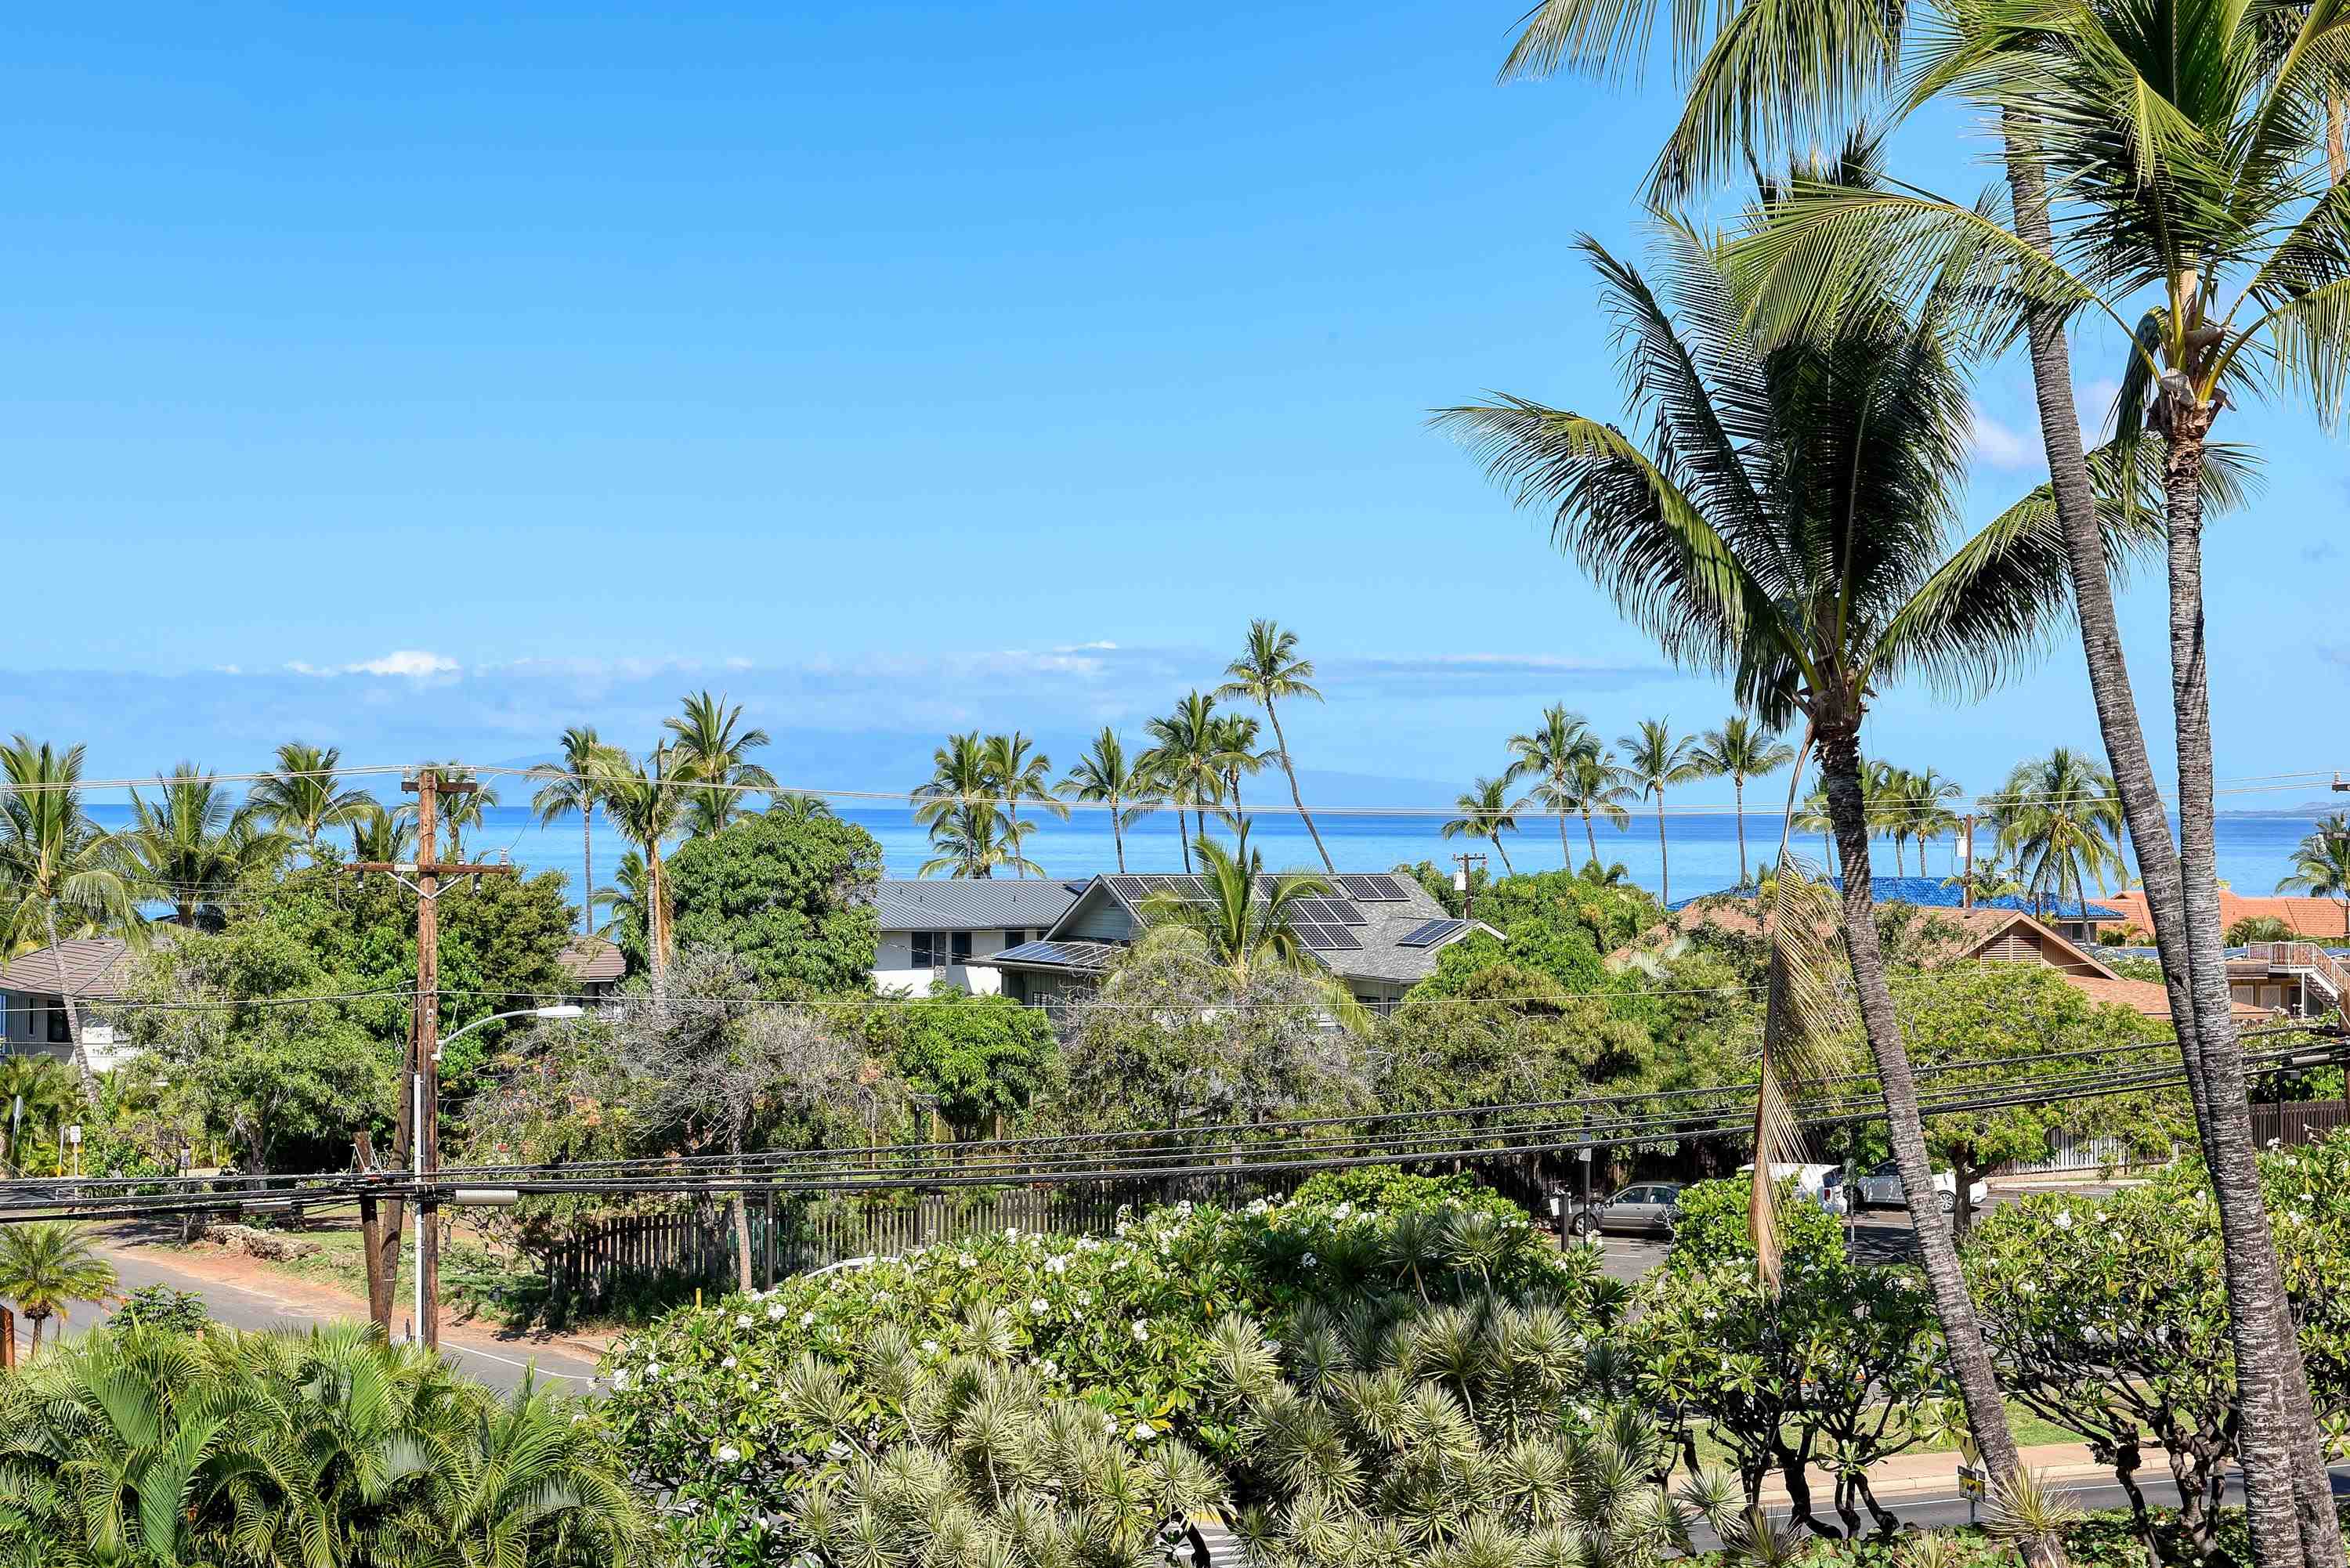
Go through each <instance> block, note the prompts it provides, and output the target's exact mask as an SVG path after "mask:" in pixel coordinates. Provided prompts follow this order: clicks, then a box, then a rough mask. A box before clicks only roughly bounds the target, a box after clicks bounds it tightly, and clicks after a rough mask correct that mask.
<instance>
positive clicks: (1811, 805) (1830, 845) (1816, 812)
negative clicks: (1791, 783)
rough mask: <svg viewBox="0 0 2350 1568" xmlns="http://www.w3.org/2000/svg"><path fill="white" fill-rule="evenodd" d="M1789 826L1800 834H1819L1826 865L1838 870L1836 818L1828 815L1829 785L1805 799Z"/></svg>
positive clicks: (1823, 785) (1790, 820)
mask: <svg viewBox="0 0 2350 1568" xmlns="http://www.w3.org/2000/svg"><path fill="white" fill-rule="evenodd" d="M1788 826H1791V827H1793V828H1794V829H1795V830H1796V831H1797V832H1799V833H1816V834H1818V835H1819V836H1820V852H1821V853H1822V854H1824V855H1825V856H1826V857H1827V859H1826V862H1825V864H1826V865H1827V867H1829V869H1830V870H1835V869H1836V854H1835V817H1833V816H1831V815H1828V788H1827V785H1825V784H1821V785H1819V786H1818V787H1817V788H1815V789H1814V790H1813V791H1812V793H1811V794H1807V795H1805V796H1804V799H1803V804H1802V805H1798V806H1796V807H1795V811H1794V815H1793V816H1792V817H1790V818H1789V819H1788Z"/></svg>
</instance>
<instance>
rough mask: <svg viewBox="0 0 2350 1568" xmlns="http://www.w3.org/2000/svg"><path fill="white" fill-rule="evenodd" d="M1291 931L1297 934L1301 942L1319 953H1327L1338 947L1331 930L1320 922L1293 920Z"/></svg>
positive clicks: (1290, 926)
mask: <svg viewBox="0 0 2350 1568" xmlns="http://www.w3.org/2000/svg"><path fill="white" fill-rule="evenodd" d="M1289 929H1291V930H1293V931H1295V932H1296V933H1297V940H1299V941H1301V942H1304V943H1305V945H1306V946H1307V947H1309V948H1311V949H1313V950H1315V952H1317V953H1326V952H1328V951H1330V950H1333V949H1334V948H1336V946H1337V945H1338V944H1337V942H1336V940H1334V939H1333V938H1332V937H1331V935H1330V928H1329V927H1327V926H1326V925H1324V924H1322V923H1321V922H1320V921H1318V920H1292V921H1291V922H1290V923H1289Z"/></svg>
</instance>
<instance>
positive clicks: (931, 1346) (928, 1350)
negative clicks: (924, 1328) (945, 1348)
mask: <svg viewBox="0 0 2350 1568" xmlns="http://www.w3.org/2000/svg"><path fill="white" fill-rule="evenodd" d="M938 1353H939V1342H938V1341H937V1340H935V1339H926V1340H924V1341H922V1354H923V1355H937V1354H938Z"/></svg>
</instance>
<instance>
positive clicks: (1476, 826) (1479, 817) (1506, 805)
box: [1443, 777, 1518, 877]
mask: <svg viewBox="0 0 2350 1568" xmlns="http://www.w3.org/2000/svg"><path fill="white" fill-rule="evenodd" d="M1452 809H1453V810H1455V811H1457V812H1459V813H1460V814H1461V815H1459V816H1456V817H1454V818H1453V819H1452V820H1451V821H1450V822H1448V823H1446V824H1445V825H1444V827H1443V833H1444V836H1445V837H1447V838H1482V839H1484V840H1486V841H1487V842H1489V843H1491V844H1492V846H1493V853H1495V854H1496V855H1499V856H1500V857H1502V875H1503V876H1504V877H1514V876H1516V875H1517V871H1516V869H1515V868H1514V867H1512V866H1511V864H1510V851H1509V846H1507V845H1504V844H1503V842H1502V835H1503V834H1504V833H1515V832H1516V831H1517V830H1518V818H1517V811H1516V808H1515V807H1513V805H1510V781H1509V780H1508V779H1507V778H1506V777H1503V778H1498V779H1479V780H1478V781H1477V784H1476V787H1475V788H1474V789H1471V790H1470V791H1469V792H1468V793H1466V794H1461V795H1459V796H1456V797H1455V798H1454V800H1453V802H1452Z"/></svg>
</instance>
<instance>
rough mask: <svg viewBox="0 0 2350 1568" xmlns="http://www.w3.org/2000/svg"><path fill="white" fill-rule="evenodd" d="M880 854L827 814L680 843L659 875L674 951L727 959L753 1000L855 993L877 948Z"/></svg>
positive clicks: (739, 825) (752, 820)
mask: <svg viewBox="0 0 2350 1568" xmlns="http://www.w3.org/2000/svg"><path fill="white" fill-rule="evenodd" d="M880 875H881V846H880V845H879V844H878V843H876V842H875V841H874V838H873V836H872V835H871V834H869V833H868V832H866V831H865V829H863V828H862V827H859V826H858V825H857V824H856V823H854V822H849V821H847V820H846V819H844V818H841V817H837V816H833V815H829V814H827V815H823V816H817V817H795V816H794V815H791V814H790V813H788V812H781V811H772V810H770V811H761V812H753V813H751V814H749V815H745V816H741V817H738V818H736V819H735V820H734V821H733V823H731V824H729V825H728V826H725V827H723V828H721V829H720V830H719V831H718V832H716V833H707V834H703V835H702V836H700V837H698V838H689V839H687V840H686V841H685V842H684V843H683V844H682V845H681V846H678V850H677V853H676V854H675V855H673V856H671V857H670V859H669V862H668V864H666V865H665V866H663V867H662V868H661V884H662V888H663V891H664V892H665V893H666V894H667V895H668V898H669V907H670V918H671V926H672V928H673V930H674V933H675V940H677V942H678V943H679V945H680V946H700V947H705V948H711V949H715V950H720V951H723V952H725V953H729V954H731V955H733V957H734V958H735V959H736V960H738V961H741V962H742V963H743V964H744V965H746V966H747V967H748V968H749V970H750V972H751V975H752V978H753V979H754V980H755V981H757V982H758V987H759V992H760V994H762V995H763V996H768V997H775V998H785V997H807V996H825V995H836V994H838V993H841V992H854V991H859V990H862V989H863V988H864V986H865V984H866V982H867V981H868V978H869V977H870V976H871V974H872V972H873V953H874V945H875V943H876V942H877V941H878V940H879V934H880V931H879V917H878V916H876V915H875V913H874V909H873V892H874V887H875V884H876V883H877V882H878V881H879V877H880Z"/></svg>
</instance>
